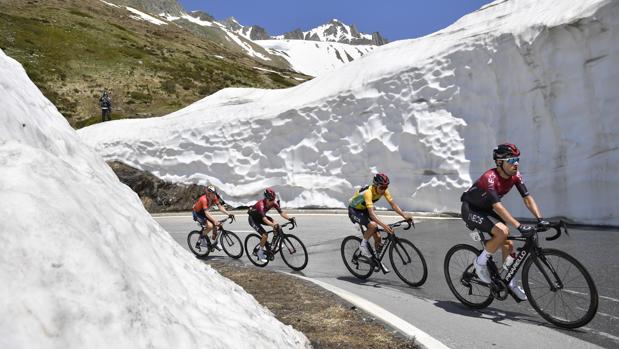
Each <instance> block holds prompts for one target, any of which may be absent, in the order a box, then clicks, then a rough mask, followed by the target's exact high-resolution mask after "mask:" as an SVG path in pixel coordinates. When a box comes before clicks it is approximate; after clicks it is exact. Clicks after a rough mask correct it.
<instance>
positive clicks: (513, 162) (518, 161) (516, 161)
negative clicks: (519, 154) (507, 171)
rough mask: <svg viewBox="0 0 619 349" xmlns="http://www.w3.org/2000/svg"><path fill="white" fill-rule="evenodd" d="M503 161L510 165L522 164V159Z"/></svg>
mask: <svg viewBox="0 0 619 349" xmlns="http://www.w3.org/2000/svg"><path fill="white" fill-rule="evenodd" d="M503 161H506V162H507V163H508V164H510V165H513V164H515V163H520V158H509V159H504V160H503Z"/></svg>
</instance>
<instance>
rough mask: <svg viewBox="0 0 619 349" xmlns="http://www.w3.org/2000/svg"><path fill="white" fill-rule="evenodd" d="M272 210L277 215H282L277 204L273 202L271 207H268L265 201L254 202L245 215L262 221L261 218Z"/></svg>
mask: <svg viewBox="0 0 619 349" xmlns="http://www.w3.org/2000/svg"><path fill="white" fill-rule="evenodd" d="M272 208H275V210H277V212H278V213H280V214H281V213H282V209H281V208H280V207H279V202H273V204H272V205H268V204H267V200H266V199H262V200H260V201H258V202H256V204H255V205H253V206H252V207H250V208H249V211H247V213H249V215H250V216H252V217H253V218H254V219H256V220H258V221H260V220H262V217H264V216H266V214H267V212H268V211H269V210H270V209H272Z"/></svg>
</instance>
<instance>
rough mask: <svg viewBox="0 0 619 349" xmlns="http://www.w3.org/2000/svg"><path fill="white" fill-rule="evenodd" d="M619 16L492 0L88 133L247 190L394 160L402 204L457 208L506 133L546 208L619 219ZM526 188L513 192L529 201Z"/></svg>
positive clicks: (325, 200)
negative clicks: (428, 29) (277, 80)
mask: <svg viewBox="0 0 619 349" xmlns="http://www.w3.org/2000/svg"><path fill="white" fill-rule="evenodd" d="M618 23H619V2H617V1H611V0H589V1H581V0H544V1H537V0H511V1H495V2H493V3H491V4H488V5H486V6H484V7H483V8H481V9H479V10H478V11H476V12H474V13H472V14H469V15H467V16H465V17H463V18H461V19H460V20H459V21H457V22H456V23H454V24H453V25H451V26H449V27H447V28H445V29H443V30H441V31H439V32H436V33H434V34H431V35H428V36H426V37H422V38H418V39H414V40H406V41H399V42H394V43H391V44H388V45H385V46H381V47H380V48H377V49H376V50H374V51H373V52H371V53H369V54H367V55H366V56H364V57H362V58H360V59H358V60H355V61H353V62H351V63H349V64H347V65H344V66H342V67H341V68H339V69H337V70H335V71H333V72H332V73H328V74H325V75H321V76H320V77H318V78H316V79H314V80H312V81H309V82H306V83H303V84H301V85H299V86H297V87H294V88H290V89H286V90H277V91H267V90H256V89H227V90H223V91H220V92H219V93H216V94H215V95H212V96H209V97H208V98H205V99H204V100H202V101H199V102H197V103H195V104H193V105H191V106H189V107H187V108H184V109H182V110H180V111H178V112H175V113H172V114H170V115H168V116H166V117H162V118H157V119H149V120H123V121H116V122H110V123H106V124H100V125H95V126H92V127H89V128H86V129H83V130H81V131H79V134H80V135H81V136H82V137H83V139H84V140H85V141H86V142H87V143H89V144H91V145H93V146H94V147H95V148H96V149H97V151H99V152H100V153H101V154H102V155H103V157H104V158H106V159H117V160H120V161H123V162H126V163H127V164H129V165H131V166H136V167H139V168H141V169H143V170H147V171H151V172H153V173H154V174H155V175H157V176H159V177H161V178H163V179H167V180H172V181H183V182H200V183H204V182H207V181H210V182H213V183H214V184H216V185H218V186H220V187H221V189H222V190H223V191H224V192H226V194H227V195H228V196H232V200H230V201H236V202H238V203H247V202H250V201H252V200H254V199H255V198H256V197H257V195H258V193H259V192H260V190H261V189H262V188H263V187H264V186H267V185H271V186H275V187H276V189H277V190H278V191H279V192H280V193H281V195H282V197H283V201H284V202H285V204H286V205H288V206H306V205H311V206H336V207H343V206H344V205H345V204H346V201H347V200H348V198H349V197H350V196H351V194H352V193H353V186H355V185H362V184H365V183H367V182H368V181H369V180H370V178H371V175H372V173H373V172H375V171H384V172H387V173H388V174H389V175H390V177H391V178H392V185H391V187H392V188H393V189H392V192H393V193H394V194H395V198H396V200H397V201H398V202H399V203H400V204H401V206H403V207H404V208H405V209H408V210H423V211H444V210H449V211H459V197H460V194H461V193H462V191H463V190H465V189H466V188H467V187H468V186H469V185H470V184H471V183H472V181H473V180H475V178H477V176H479V175H481V173H483V171H484V170H486V169H488V168H490V167H491V166H493V163H492V160H491V151H492V148H493V147H494V146H495V145H496V144H498V143H502V142H505V141H509V142H512V143H516V144H518V145H519V146H520V148H521V150H522V154H523V155H522V162H521V172H522V173H523V175H524V177H525V180H526V181H527V186H528V187H529V189H530V191H531V192H532V193H533V194H534V196H535V197H536V199H537V201H538V202H539V203H540V206H541V208H542V212H543V213H544V215H545V216H557V215H560V216H567V217H570V218H572V219H575V220H578V221H581V222H587V223H602V224H619V216H618V215H617V212H619V200H617V197H618V196H619V185H618V184H619V180H618V179H617V177H616V176H615V175H614V174H615V173H616V172H617V170H618V166H619V165H618V163H619V156H618V154H619V153H618V149H619V137H618V134H617V132H619V131H617V130H618V128H617V127H616V126H615V125H616V124H617V121H618V119H619V113H617V110H619V92H618V88H617V81H619V73H618V72H619V52H618V50H619V35H618V34H619V33H618ZM517 197H518V195H517V194H512V195H511V199H510V200H508V207H510V208H511V209H513V212H514V213H515V214H517V215H521V216H528V213H527V212H526V209H525V208H524V206H523V205H522V204H521V203H517V202H516V201H517V199H518V198H517ZM512 201H513V202H512Z"/></svg>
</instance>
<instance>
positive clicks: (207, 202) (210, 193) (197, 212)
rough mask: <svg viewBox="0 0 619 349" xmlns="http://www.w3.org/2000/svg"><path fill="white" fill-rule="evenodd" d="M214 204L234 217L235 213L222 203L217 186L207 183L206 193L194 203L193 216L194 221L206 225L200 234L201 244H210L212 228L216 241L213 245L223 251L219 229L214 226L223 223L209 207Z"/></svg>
mask: <svg viewBox="0 0 619 349" xmlns="http://www.w3.org/2000/svg"><path fill="white" fill-rule="evenodd" d="M213 204H215V205H217V208H218V209H219V211H221V212H222V213H224V214H226V215H228V217H230V218H232V217H234V215H233V214H231V213H229V212H228V211H226V208H225V207H224V206H223V205H222V204H221V202H220V197H219V194H218V193H217V188H215V186H213V185H207V186H206V188H205V189H204V195H202V196H200V198H199V199H198V201H196V203H195V204H193V210H192V216H193V220H194V221H197V222H199V223H200V224H202V226H203V227H204V229H203V230H202V235H201V236H200V245H201V246H208V232H209V231H211V230H212V231H213V234H212V237H211V238H212V240H213V241H214V246H213V247H215V248H216V249H217V250H219V251H221V247H219V246H218V244H217V241H216V239H217V230H218V229H213V227H219V225H220V224H221V223H219V222H218V221H217V220H216V219H215V217H213V215H211V214H210V213H209V212H208V209H209V207H211V206H212V205H213Z"/></svg>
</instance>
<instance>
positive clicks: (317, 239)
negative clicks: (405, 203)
mask: <svg viewBox="0 0 619 349" xmlns="http://www.w3.org/2000/svg"><path fill="white" fill-rule="evenodd" d="M295 216H296V217H297V221H298V223H299V228H297V229H295V230H294V231H293V232H294V233H295V234H296V235H297V236H299V237H300V238H301V239H302V240H303V242H304V243H305V244H306V246H307V248H308V251H309V254H310V256H309V263H308V266H307V268H306V269H305V270H303V272H302V273H300V274H301V275H303V276H306V277H309V278H312V279H316V280H319V281H323V282H326V283H328V284H331V285H334V286H337V287H339V288H342V289H344V290H347V291H349V292H352V293H355V294H357V295H358V296H361V297H364V298H366V299H368V300H370V301H371V302H373V303H376V304H378V305H380V306H381V307H383V308H384V309H386V310H387V311H389V312H391V313H393V314H395V315H397V316H399V317H400V318H402V319H404V320H406V321H408V322H410V323H411V324H413V325H414V326H416V327H418V328H419V329H421V330H423V331H425V332H426V333H428V334H429V335H431V336H433V337H434V338H436V339H437V340H439V341H441V342H442V343H444V344H445V345H447V346H449V347H452V348H472V347H477V348H485V347H490V346H492V347H496V348H522V347H526V346H529V347H535V348H538V347H545V348H566V347H569V348H592V347H596V346H598V345H599V346H602V347H607V348H616V347H618V346H619V289H618V286H619V254H617V253H616V252H615V249H616V248H617V246H619V230H600V229H570V236H567V237H566V236H562V237H561V239H559V240H557V241H554V242H545V241H544V242H543V243H542V244H543V246H546V247H553V248H558V249H561V250H564V251H566V252H568V253H569V254H571V255H573V256H574V257H576V258H577V259H578V260H579V261H581V262H582V263H583V264H584V265H585V266H586V267H587V269H588V270H589V271H590V273H591V274H592V276H593V278H594V280H595V282H596V285H597V287H598V292H599V294H600V306H599V310H598V313H597V315H596V317H595V319H594V320H593V321H592V322H591V323H589V324H588V325H587V326H585V327H583V328H580V329H577V330H572V331H567V330H560V329H557V328H555V327H553V326H551V325H549V324H548V323H546V322H545V321H544V320H543V319H542V318H541V317H540V316H539V315H538V314H537V313H536V312H535V311H534V310H533V309H532V308H531V307H530V305H529V304H528V303H521V304H517V303H516V302H515V301H513V300H512V299H511V298H508V299H507V300H506V301H503V302H499V301H495V302H494V303H492V304H491V305H490V307H488V308H486V309H484V310H481V311H474V310H470V309H468V308H466V307H464V306H462V305H461V304H460V303H459V302H458V301H457V300H456V299H455V297H454V296H453V295H452V294H451V292H450V291H449V288H448V287H447V284H446V282H445V278H444V275H443V259H444V256H445V253H446V252H447V250H448V249H449V248H450V247H451V246H453V245H455V244H457V243H472V244H475V242H473V241H472V240H471V239H470V237H469V235H468V233H467V232H468V230H466V228H464V226H463V224H462V223H461V221H460V220H458V219H443V220H432V219H425V220H424V219H417V222H418V224H417V229H415V230H414V231H412V230H411V231H409V232H400V233H399V236H401V237H406V238H409V239H410V240H412V241H414V242H415V244H416V245H417V247H419V248H420V249H421V251H422V252H423V254H424V256H425V258H426V261H427V262H428V268H429V275H428V281H427V282H426V284H425V285H424V286H423V287H421V288H410V287H407V286H405V284H404V283H402V282H401V281H400V280H399V279H398V278H397V276H396V275H395V274H394V273H393V272H392V273H390V274H387V275H383V274H382V273H381V274H373V275H372V277H371V278H370V279H368V280H366V281H360V280H357V279H356V278H354V277H352V275H350V274H349V273H348V271H347V270H346V268H345V266H344V265H343V263H342V261H341V257H340V243H341V241H342V239H343V238H344V237H345V236H347V235H350V234H356V231H355V228H354V226H353V225H352V224H350V222H349V221H348V218H347V217H346V216H344V215H327V214H295ZM246 217H247V216H246V215H241V214H239V215H237V218H238V221H237V222H235V223H234V224H233V225H231V226H229V228H230V230H233V231H236V232H238V233H239V235H240V236H241V239H244V238H245V236H246V235H247V234H248V233H249V229H251V228H250V227H249V225H248V224H247V218H246ZM155 218H156V220H157V221H158V222H159V223H160V224H161V225H162V226H163V227H164V228H165V229H166V230H167V231H168V232H169V233H170V235H171V236H172V237H173V238H174V239H175V240H176V241H178V242H179V243H180V244H181V245H182V246H184V247H186V242H185V239H186V234H187V232H188V231H189V230H192V229H193V228H194V223H193V222H192V221H191V218H190V217H189V216H188V215H187V216H182V217H179V216H158V217H155ZM385 220H386V221H395V220H396V217H386V218H385ZM325 227H328V228H326V229H325ZM221 255H222V253H215V254H214V256H215V257H214V258H222V259H224V260H225V259H227V257H216V256H221ZM242 261H243V262H244V263H246V264H249V261H248V260H247V257H246V256H243V257H242ZM267 268H271V269H275V270H281V271H290V269H288V268H287V267H286V266H285V265H284V264H283V262H281V260H280V259H278V258H277V257H276V260H275V261H274V262H272V263H271V264H269V266H268V267H267Z"/></svg>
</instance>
